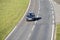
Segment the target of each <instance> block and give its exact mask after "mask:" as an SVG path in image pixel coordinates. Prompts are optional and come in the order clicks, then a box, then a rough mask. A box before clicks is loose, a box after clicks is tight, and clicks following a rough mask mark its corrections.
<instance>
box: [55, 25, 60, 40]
mask: <svg viewBox="0 0 60 40" xmlns="http://www.w3.org/2000/svg"><path fill="white" fill-rule="evenodd" d="M56 40H60V24H57V32H56Z"/></svg>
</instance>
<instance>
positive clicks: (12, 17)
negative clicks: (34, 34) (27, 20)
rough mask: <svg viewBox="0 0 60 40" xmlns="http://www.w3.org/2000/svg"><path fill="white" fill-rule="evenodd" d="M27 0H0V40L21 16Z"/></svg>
mask: <svg viewBox="0 0 60 40" xmlns="http://www.w3.org/2000/svg"><path fill="white" fill-rule="evenodd" d="M28 3H29V0H0V40H4V39H5V37H6V36H7V35H8V34H9V32H10V31H11V30H12V29H13V28H14V27H15V25H16V24H17V23H18V21H19V20H20V19H21V17H22V16H23V14H24V12H25V11H26V8H27V6H28Z"/></svg>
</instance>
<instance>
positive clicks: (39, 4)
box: [27, 2, 40, 40]
mask: <svg viewBox="0 0 60 40" xmlns="http://www.w3.org/2000/svg"><path fill="white" fill-rule="evenodd" d="M39 11H40V2H39V10H38V15H39ZM38 15H37V17H38ZM36 23H37V21H35V25H36ZM35 25H33V27H32V29H31V30H32V31H33V30H34V28H35ZM30 37H31V32H30V33H29V35H28V38H27V40H29V38H30Z"/></svg>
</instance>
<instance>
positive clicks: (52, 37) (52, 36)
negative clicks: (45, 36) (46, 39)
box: [49, 0, 55, 40]
mask: <svg viewBox="0 0 60 40" xmlns="http://www.w3.org/2000/svg"><path fill="white" fill-rule="evenodd" d="M49 1H50V4H51V9H52V18H53V21H52V35H51V40H53V39H54V26H55V25H54V22H55V21H54V11H53V9H54V8H53V6H54V4H53V1H52V0H49Z"/></svg>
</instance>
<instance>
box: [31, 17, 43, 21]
mask: <svg viewBox="0 0 60 40" xmlns="http://www.w3.org/2000/svg"><path fill="white" fill-rule="evenodd" d="M40 19H42V18H41V17H35V18H34V20H30V21H38V20H40Z"/></svg>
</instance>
